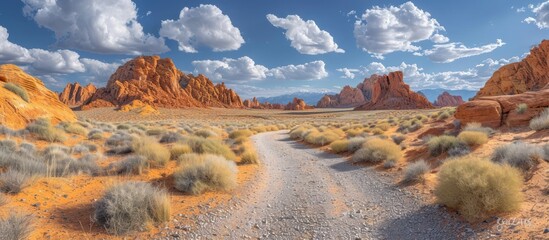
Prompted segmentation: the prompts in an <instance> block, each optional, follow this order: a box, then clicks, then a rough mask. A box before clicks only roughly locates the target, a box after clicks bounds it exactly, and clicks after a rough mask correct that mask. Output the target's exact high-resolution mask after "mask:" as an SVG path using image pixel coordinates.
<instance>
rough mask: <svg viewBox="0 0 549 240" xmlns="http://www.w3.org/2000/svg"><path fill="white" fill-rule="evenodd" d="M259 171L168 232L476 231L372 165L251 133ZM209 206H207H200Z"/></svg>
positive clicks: (277, 135) (417, 234)
mask: <svg viewBox="0 0 549 240" xmlns="http://www.w3.org/2000/svg"><path fill="white" fill-rule="evenodd" d="M253 141H254V143H255V145H256V148H257V150H258V153H259V155H260V156H261V159H262V160H263V163H262V168H261V172H260V173H258V174H257V175H256V179H255V180H252V181H251V182H253V184H248V185H247V186H245V187H243V188H244V189H242V190H240V191H242V192H243V194H240V195H235V196H239V197H233V198H232V199H231V200H230V201H229V202H228V203H227V204H225V205H223V206H220V207H218V208H216V209H213V210H210V211H208V212H207V213H205V214H202V215H197V216H195V217H192V218H191V219H185V220H184V221H182V222H187V223H189V222H194V223H196V224H183V225H181V226H176V227H175V229H165V230H164V231H163V232H161V233H160V236H163V237H160V236H159V238H165V237H167V238H182V239H197V238H204V239H219V238H224V239H242V238H244V239H248V238H253V239H256V238H262V239H457V238H459V239H465V238H474V237H475V232H474V230H473V229H472V228H471V227H470V226H469V225H468V224H466V223H464V222H462V221H460V220H459V219H457V218H456V217H455V216H454V215H452V214H449V213H448V212H447V211H446V210H444V209H443V208H442V207H440V206H438V205H436V204H426V201H424V200H423V199H422V198H421V197H420V196H419V195H417V194H413V193H411V192H409V191H407V190H404V189H402V188H400V187H398V186H397V185H395V184H394V183H393V180H391V179H390V178H389V177H388V176H384V174H383V173H380V172H378V171H375V170H374V169H373V168H372V167H366V166H360V165H352V164H349V163H348V162H347V160H346V159H345V158H342V157H340V156H338V155H333V154H329V153H326V152H323V151H321V150H318V149H312V148H309V147H307V146H305V145H302V144H300V143H296V142H294V141H291V140H289V138H288V135H287V134H286V132H285V131H278V132H270V133H263V134H259V135H257V136H254V137H253ZM202 207H203V208H207V206H202Z"/></svg>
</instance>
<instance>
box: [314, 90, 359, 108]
mask: <svg viewBox="0 0 549 240" xmlns="http://www.w3.org/2000/svg"><path fill="white" fill-rule="evenodd" d="M364 103H366V100H365V99H364V94H363V92H362V90H361V89H358V88H353V87H350V86H345V87H343V89H341V92H340V93H339V94H336V95H325V96H324V97H322V98H321V99H320V101H318V103H317V104H316V106H317V107H319V108H330V107H335V108H339V107H356V106H360V105H362V104H364Z"/></svg>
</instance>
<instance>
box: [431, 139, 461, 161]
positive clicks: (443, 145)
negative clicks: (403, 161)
mask: <svg viewBox="0 0 549 240" xmlns="http://www.w3.org/2000/svg"><path fill="white" fill-rule="evenodd" d="M427 146H428V148H429V153H430V154H431V156H435V157H436V156H439V155H441V154H442V153H445V152H450V151H452V152H459V151H457V150H461V149H468V148H469V147H468V146H467V144H466V143H465V142H464V141H462V140H461V139H458V138H456V137H454V136H446V135H443V136H438V137H432V138H431V139H430V140H429V141H428V142H427Z"/></svg>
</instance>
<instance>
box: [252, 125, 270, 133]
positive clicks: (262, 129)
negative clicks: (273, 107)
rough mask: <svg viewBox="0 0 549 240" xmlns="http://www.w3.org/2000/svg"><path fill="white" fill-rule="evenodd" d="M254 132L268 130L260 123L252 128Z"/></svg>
mask: <svg viewBox="0 0 549 240" xmlns="http://www.w3.org/2000/svg"><path fill="white" fill-rule="evenodd" d="M250 130H252V131H253V132H257V133H262V132H266V131H267V128H266V127H265V126H263V125H258V126H253V127H252V129H250Z"/></svg>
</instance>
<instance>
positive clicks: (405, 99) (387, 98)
mask: <svg viewBox="0 0 549 240" xmlns="http://www.w3.org/2000/svg"><path fill="white" fill-rule="evenodd" d="M360 87H361V89H362V91H367V92H369V93H371V99H370V100H369V101H368V102H367V103H366V104H363V105H361V106H359V107H357V108H355V110H381V109H428V108H433V105H432V104H431V103H430V102H429V101H428V100H427V99H426V98H425V97H424V96H422V95H420V94H417V93H416V92H414V91H412V90H410V86H408V85H407V84H406V83H404V81H403V74H402V72H401V71H396V72H391V73H389V75H382V76H380V75H375V74H374V75H372V76H371V77H370V78H367V79H365V80H364V82H363V84H362V85H360Z"/></svg>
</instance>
